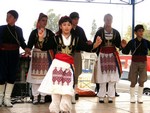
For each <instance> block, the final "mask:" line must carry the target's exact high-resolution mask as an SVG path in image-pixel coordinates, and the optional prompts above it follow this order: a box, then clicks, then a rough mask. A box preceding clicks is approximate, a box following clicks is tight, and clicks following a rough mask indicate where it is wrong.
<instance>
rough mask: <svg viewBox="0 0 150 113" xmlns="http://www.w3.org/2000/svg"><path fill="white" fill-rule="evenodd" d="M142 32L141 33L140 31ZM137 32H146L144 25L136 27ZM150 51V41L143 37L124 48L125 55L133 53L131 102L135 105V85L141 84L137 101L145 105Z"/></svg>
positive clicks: (130, 42)
mask: <svg viewBox="0 0 150 113" xmlns="http://www.w3.org/2000/svg"><path fill="white" fill-rule="evenodd" d="M138 30H141V31H138ZM134 31H135V32H140V34H141V33H142V32H144V27H143V25H140V24H139V25H136V27H135V29H134ZM148 50H150V41H148V40H147V39H145V38H143V37H136V38H135V39H132V40H130V41H129V42H128V44H127V45H126V46H125V48H122V53H123V54H129V53H130V52H131V54H132V59H131V65H130V70H129V77H128V79H129V81H130V82H131V85H130V102H131V103H135V85H136V84H137V82H138V83H139V87H138V91H137V101H138V102H139V103H143V99H142V95H143V86H144V82H145V81H146V80H147V70H146V69H147V55H148Z"/></svg>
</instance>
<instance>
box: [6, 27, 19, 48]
mask: <svg viewBox="0 0 150 113" xmlns="http://www.w3.org/2000/svg"><path fill="white" fill-rule="evenodd" d="M7 29H8V31H9V32H10V34H11V35H12V36H13V37H14V39H15V40H16V41H17V43H18V44H19V45H20V42H19V40H18V36H17V33H16V31H15V35H16V36H15V35H14V34H13V33H12V32H11V30H10V29H9V27H8V26H7Z"/></svg>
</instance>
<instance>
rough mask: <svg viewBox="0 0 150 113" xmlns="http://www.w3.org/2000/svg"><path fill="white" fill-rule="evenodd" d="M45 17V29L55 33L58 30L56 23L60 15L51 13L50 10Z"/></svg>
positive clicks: (51, 10)
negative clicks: (46, 19)
mask: <svg viewBox="0 0 150 113" xmlns="http://www.w3.org/2000/svg"><path fill="white" fill-rule="evenodd" d="M47 15H48V22H47V28H48V29H50V30H52V31H53V32H57V31H58V29H59V25H58V21H59V19H60V14H59V15H56V14H55V13H53V9H50V10H49V11H48V13H47Z"/></svg>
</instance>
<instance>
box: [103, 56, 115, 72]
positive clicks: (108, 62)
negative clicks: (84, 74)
mask: <svg viewBox="0 0 150 113" xmlns="http://www.w3.org/2000/svg"><path fill="white" fill-rule="evenodd" d="M100 62H101V71H102V73H104V72H106V73H107V72H112V71H114V72H116V62H115V57H114V56H113V55H112V56H109V55H108V56H106V55H104V56H100Z"/></svg>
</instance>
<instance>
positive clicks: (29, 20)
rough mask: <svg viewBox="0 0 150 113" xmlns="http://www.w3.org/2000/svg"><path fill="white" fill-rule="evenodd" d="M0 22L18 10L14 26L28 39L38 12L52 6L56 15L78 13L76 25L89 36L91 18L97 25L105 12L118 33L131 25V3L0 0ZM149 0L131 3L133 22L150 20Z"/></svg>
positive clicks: (101, 20)
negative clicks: (77, 23) (8, 13)
mask: <svg viewBox="0 0 150 113" xmlns="http://www.w3.org/2000/svg"><path fill="white" fill-rule="evenodd" d="M0 4H1V7H0V17H1V18H0V25H3V24H6V21H5V20H6V13H7V11H8V10H10V9H15V10H17V11H18V13H19V19H18V21H17V23H16V25H18V26H20V27H21V28H22V29H23V33H24V37H25V39H26V41H27V40H28V37H29V34H30V32H31V30H32V28H33V24H34V22H35V21H36V20H37V18H38V15H39V13H40V12H43V13H45V14H46V13H47V11H48V10H49V9H54V12H55V13H56V14H61V15H62V16H63V15H69V14H70V13H71V12H72V11H77V12H79V14H80V20H79V25H80V26H82V27H83V28H84V30H85V32H86V35H87V37H88V39H90V38H89V37H90V32H91V25H92V21H93V19H95V20H96V23H97V27H99V26H103V17H104V15H105V14H106V13H111V14H112V15H113V18H114V19H113V27H114V28H116V29H117V30H118V31H119V32H120V34H121V36H122V37H123V35H124V33H125V32H126V30H127V26H129V25H132V6H130V5H110V4H95V3H68V2H50V1H39V0H24V1H23V0H0ZM149 4H150V0H144V2H141V3H140V4H137V5H136V6H135V9H136V12H135V24H139V23H150V13H148V11H150V7H149Z"/></svg>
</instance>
